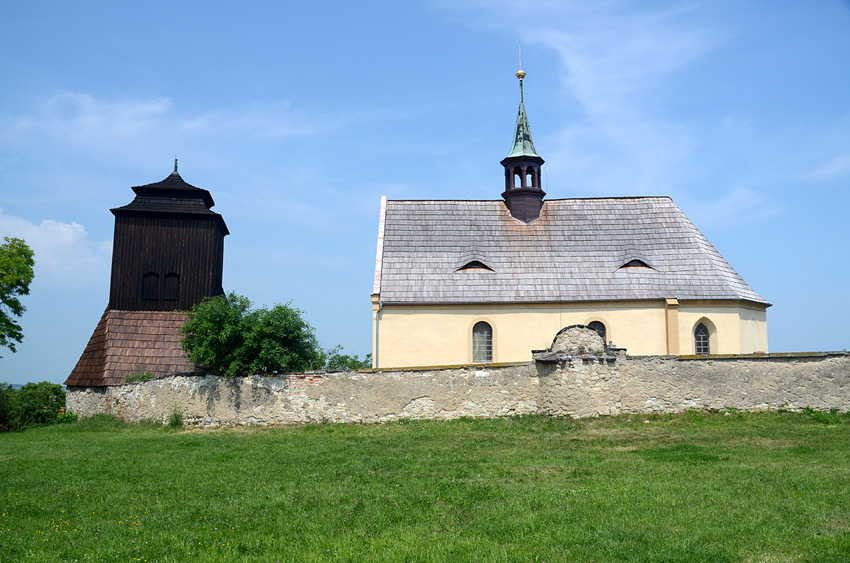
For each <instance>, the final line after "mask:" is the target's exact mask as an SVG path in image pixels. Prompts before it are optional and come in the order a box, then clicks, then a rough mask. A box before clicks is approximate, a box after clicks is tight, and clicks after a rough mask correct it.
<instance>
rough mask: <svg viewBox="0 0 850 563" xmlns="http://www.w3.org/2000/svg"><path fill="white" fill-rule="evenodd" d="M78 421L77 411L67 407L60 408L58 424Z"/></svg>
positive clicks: (57, 416) (57, 417)
mask: <svg viewBox="0 0 850 563" xmlns="http://www.w3.org/2000/svg"><path fill="white" fill-rule="evenodd" d="M72 422H77V413H75V412H71V411H66V410H65V407H62V408H61V409H59V414H57V415H56V424H70V423H72Z"/></svg>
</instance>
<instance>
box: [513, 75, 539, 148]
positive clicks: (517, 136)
mask: <svg viewBox="0 0 850 563" xmlns="http://www.w3.org/2000/svg"><path fill="white" fill-rule="evenodd" d="M516 76H517V78H519V111H518V112H517V117H516V128H515V129H514V143H513V145H512V146H511V152H510V153H508V158H511V157H514V156H540V155H538V154H537V152H536V151H535V150H534V141H532V140H531V128H530V127H529V126H528V116H527V115H526V114H525V104H524V103H523V99H522V79H523V78H525V71H524V70H522V69H519V70H518V71H517V73H516Z"/></svg>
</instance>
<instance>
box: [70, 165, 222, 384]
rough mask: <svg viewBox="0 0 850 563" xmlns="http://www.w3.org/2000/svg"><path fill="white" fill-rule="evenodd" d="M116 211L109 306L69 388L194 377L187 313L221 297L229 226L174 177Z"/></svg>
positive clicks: (207, 200) (201, 194)
mask: <svg viewBox="0 0 850 563" xmlns="http://www.w3.org/2000/svg"><path fill="white" fill-rule="evenodd" d="M133 191H134V192H135V194H136V197H135V199H133V201H132V202H131V203H129V204H128V205H125V206H123V207H118V208H115V209H112V210H111V211H112V214H113V215H114V216H115V235H114V238H113V246H112V279H111V283H110V287H109V305H108V306H107V308H106V311H105V312H104V313H103V316H102V317H101V319H100V322H99V323H98V325H97V327H96V328H95V330H94V333H93V334H92V336H91V338H90V339H89V343H88V345H87V346H86V349H85V350H84V351H83V354H82V356H81V357H80V360H79V361H78V362H77V365H76V366H75V367H74V369H73V371H72V372H71V375H70V376H69V377H68V380H67V381H65V385H67V386H78V387H102V386H108V385H117V384H119V383H123V382H124V381H125V380H126V379H127V378H133V377H159V376H164V375H170V374H173V373H185V372H191V371H193V369H194V367H193V366H192V365H191V363H190V362H189V361H188V359H187V357H186V354H185V352H184V351H183V350H182V348H181V347H180V342H181V340H182V338H181V335H180V329H181V328H182V327H183V324H184V323H185V322H186V315H185V313H183V311H186V310H188V309H191V308H192V306H193V305H195V304H197V303H200V302H201V301H202V300H203V299H204V298H205V297H212V296H215V295H220V294H222V293H224V290H223V289H222V285H221V282H222V273H223V268H224V237H225V236H227V235H228V234H230V233H229V231H228V230H227V225H225V223H224V219H223V218H222V217H221V215H219V214H218V213H216V212H214V211H211V210H210V208H211V207H212V206H213V205H215V203H214V202H213V199H212V196H211V195H210V193H209V192H208V191H207V190H204V189H201V188H196V187H195V186H192V185H191V184H188V183H186V182H185V181H184V180H183V178H181V177H180V174H178V173H177V160H176V159H175V161H174V172H173V173H172V174H171V175H169V176H168V177H167V178H166V179H164V180H163V181H161V182H156V183H154V184H147V185H144V186H135V187H134V188H133Z"/></svg>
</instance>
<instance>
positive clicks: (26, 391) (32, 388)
mask: <svg viewBox="0 0 850 563" xmlns="http://www.w3.org/2000/svg"><path fill="white" fill-rule="evenodd" d="M60 409H61V410H62V411H64V410H65V390H64V389H63V388H62V386H61V385H59V384H58V383H50V382H49V381H42V382H41V383H27V384H26V385H24V386H23V387H21V388H20V389H18V390H17V391H15V400H14V409H13V413H14V416H15V419H16V422H17V423H18V425H19V426H21V427H26V426H32V425H33V424H50V423H53V422H55V421H56V417H57V415H58V414H59V411H60Z"/></svg>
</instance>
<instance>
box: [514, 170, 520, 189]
mask: <svg viewBox="0 0 850 563" xmlns="http://www.w3.org/2000/svg"><path fill="white" fill-rule="evenodd" d="M521 187H522V174H520V171H519V170H518V169H516V170H514V188H521Z"/></svg>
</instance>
